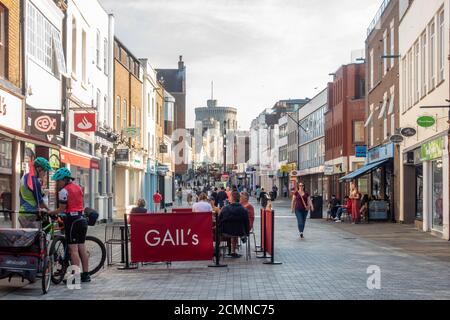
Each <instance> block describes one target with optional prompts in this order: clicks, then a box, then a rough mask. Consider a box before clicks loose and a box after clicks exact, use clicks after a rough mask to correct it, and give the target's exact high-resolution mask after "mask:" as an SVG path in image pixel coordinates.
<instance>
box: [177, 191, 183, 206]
mask: <svg viewBox="0 0 450 320" xmlns="http://www.w3.org/2000/svg"><path fill="white" fill-rule="evenodd" d="M176 195H177V200H178V203H177V204H178V206H179V207H181V206H182V205H183V189H181V188H178V190H177V193H176Z"/></svg>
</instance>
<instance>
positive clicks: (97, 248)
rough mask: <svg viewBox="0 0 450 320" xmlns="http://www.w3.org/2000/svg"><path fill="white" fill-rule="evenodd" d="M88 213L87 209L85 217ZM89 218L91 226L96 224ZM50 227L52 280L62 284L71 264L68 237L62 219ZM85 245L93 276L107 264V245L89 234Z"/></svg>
mask: <svg viewBox="0 0 450 320" xmlns="http://www.w3.org/2000/svg"><path fill="white" fill-rule="evenodd" d="M87 215H88V213H87V210H85V217H86V216H87ZM58 218H59V217H58ZM87 218H88V225H89V226H93V225H95V222H92V221H89V217H87ZM59 219H61V218H59ZM48 228H49V233H50V234H51V236H52V242H51V245H50V250H49V255H50V257H51V260H52V263H53V271H52V276H51V280H52V282H53V283H54V284H60V283H61V282H62V281H63V280H64V277H65V275H66V273H67V269H68V268H69V266H70V265H71V262H70V253H69V246H68V244H67V241H66V237H65V236H64V233H63V230H64V227H63V223H62V222H61V220H60V221H58V220H56V221H54V222H52V223H51V224H50V225H49V226H48ZM85 245H86V251H87V254H88V257H89V270H88V273H89V275H91V276H92V275H94V274H96V273H97V272H99V271H100V270H101V269H102V268H103V266H104V264H105V261H106V247H105V245H104V243H103V242H102V241H101V240H100V239H98V238H96V237H94V236H89V235H88V236H86V241H85ZM94 259H95V260H94ZM93 261H95V262H93Z"/></svg>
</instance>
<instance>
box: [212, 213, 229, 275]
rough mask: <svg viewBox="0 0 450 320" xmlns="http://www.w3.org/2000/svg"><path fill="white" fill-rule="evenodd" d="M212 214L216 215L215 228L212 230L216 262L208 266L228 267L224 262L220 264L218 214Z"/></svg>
mask: <svg viewBox="0 0 450 320" xmlns="http://www.w3.org/2000/svg"><path fill="white" fill-rule="evenodd" d="M214 216H215V217H216V229H215V230H214V236H215V238H216V245H215V255H216V263H215V264H211V265H209V266H208V267H210V268H225V267H228V265H226V264H220V246H219V244H220V235H219V221H218V220H219V216H218V214H217V213H216V212H215V213H214Z"/></svg>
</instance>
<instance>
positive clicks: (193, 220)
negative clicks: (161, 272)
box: [130, 213, 213, 263]
mask: <svg viewBox="0 0 450 320" xmlns="http://www.w3.org/2000/svg"><path fill="white" fill-rule="evenodd" d="M130 224H131V261H132V262H133V263H137V262H166V261H202V260H211V259H212V257H213V238H212V232H211V230H212V214H210V213H192V214H187V213H182V214H177V213H172V214H131V215H130Z"/></svg>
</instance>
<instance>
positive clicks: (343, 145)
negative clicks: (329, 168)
mask: <svg viewBox="0 0 450 320" xmlns="http://www.w3.org/2000/svg"><path fill="white" fill-rule="evenodd" d="M364 78H365V64H350V65H346V66H342V67H341V68H340V69H339V70H338V71H337V72H336V75H335V79H334V81H333V82H331V83H329V84H328V94H329V104H328V105H329V112H327V113H326V114H325V144H326V147H325V150H326V152H325V161H330V160H332V159H335V158H339V157H344V156H350V155H354V154H355V144H354V143H353V122H354V121H364V117H365V99H364V97H359V96H358V86H359V84H358V80H359V79H360V80H364ZM361 86H363V85H362V84H361Z"/></svg>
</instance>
